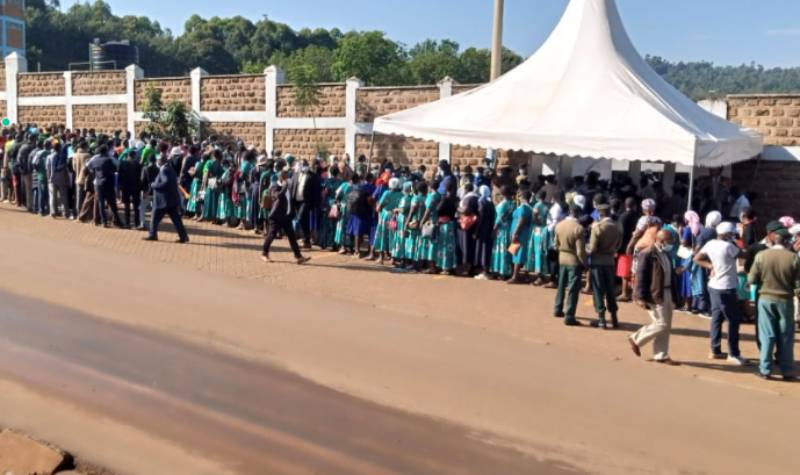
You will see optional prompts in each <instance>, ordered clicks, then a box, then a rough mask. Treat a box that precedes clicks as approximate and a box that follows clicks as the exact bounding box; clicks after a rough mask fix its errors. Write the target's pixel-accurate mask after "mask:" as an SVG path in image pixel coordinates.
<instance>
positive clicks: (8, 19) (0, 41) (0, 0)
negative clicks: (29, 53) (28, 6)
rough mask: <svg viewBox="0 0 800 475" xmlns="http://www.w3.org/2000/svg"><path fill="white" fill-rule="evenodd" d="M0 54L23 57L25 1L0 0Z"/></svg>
mask: <svg viewBox="0 0 800 475" xmlns="http://www.w3.org/2000/svg"><path fill="white" fill-rule="evenodd" d="M0 52H2V54H3V57H5V56H8V55H9V54H11V53H18V54H20V55H22V56H25V0H0Z"/></svg>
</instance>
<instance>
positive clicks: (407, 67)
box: [27, 0, 800, 99]
mask: <svg viewBox="0 0 800 475" xmlns="http://www.w3.org/2000/svg"><path fill="white" fill-rule="evenodd" d="M27 5H28V8H27V18H28V64H29V67H30V68H31V69H36V68H37V66H41V68H42V70H62V69H66V67H67V64H68V63H70V62H81V61H87V60H88V44H89V43H90V42H91V41H92V39H94V38H100V39H101V40H103V41H107V40H116V39H130V40H131V41H133V43H134V44H136V45H137V46H138V47H139V51H140V62H141V63H142V64H141V66H142V67H143V68H144V70H145V71H146V73H147V75H148V76H168V75H180V74H187V73H188V71H189V70H191V69H193V68H195V67H198V66H199V67H202V68H203V69H205V70H206V71H208V72H209V73H212V74H230V73H237V72H242V71H247V72H260V71H263V69H264V67H265V66H267V65H269V64H277V65H279V66H281V67H283V68H284V69H286V70H287V71H288V73H289V77H290V79H292V78H293V77H298V78H299V77H302V78H303V79H304V80H308V79H311V80H316V81H343V80H345V79H347V78H349V77H352V76H356V77H359V78H361V79H362V80H364V81H365V82H366V83H367V84H369V85H413V84H434V83H436V82H437V81H439V80H440V79H442V78H443V77H445V76H450V77H452V78H453V79H455V80H456V81H458V82H461V83H478V82H485V81H487V80H488V76H489V60H490V53H489V51H488V50H486V49H476V48H467V49H464V50H462V49H461V48H460V47H459V45H458V43H456V42H454V41H450V40H442V41H436V40H425V41H422V42H420V43H418V44H416V45H414V46H413V47H408V46H406V45H403V44H401V43H398V42H395V41H393V40H391V39H390V38H387V37H386V35H385V34H384V33H381V32H377V31H366V32H355V31H351V32H347V33H344V32H342V31H340V30H338V29H336V28H333V29H331V30H326V29H324V28H317V29H314V30H311V29H308V28H305V29H302V30H294V29H292V28H291V27H289V26H288V25H285V24H283V23H277V22H274V21H272V20H269V19H268V18H266V17H264V18H262V19H260V20H258V21H256V22H253V21H251V20H249V19H247V18H244V17H241V16H237V17H233V18H219V17H213V18H211V19H204V18H201V17H199V16H197V15H195V16H192V17H191V18H189V20H187V22H186V25H185V32H184V33H183V34H182V35H180V36H177V37H176V36H174V35H173V34H172V32H170V31H169V30H167V29H164V28H162V27H161V25H159V23H158V22H157V21H153V20H151V19H150V18H148V17H146V16H138V17H137V16H122V17H120V16H117V15H114V14H113V12H112V11H111V7H110V6H109V5H108V4H107V3H105V2H103V1H102V0H96V1H95V2H94V3H84V4H76V5H74V6H72V7H70V8H69V9H68V10H67V11H65V12H62V11H61V10H60V9H59V8H58V1H57V0H28V2H27ZM522 60H523V58H522V57H520V56H519V55H518V54H516V53H514V52H512V51H510V50H506V51H505V52H504V58H503V69H504V70H506V71H507V70H509V69H511V68H513V67H515V66H516V65H518V64H519V63H520V62H522ZM647 60H648V61H649V63H650V64H651V65H652V66H653V67H654V68H655V70H656V71H658V73H659V74H661V75H662V76H663V77H664V78H666V80H667V81H669V82H670V83H671V84H673V85H674V86H675V87H677V88H678V89H680V90H681V91H683V92H684V93H685V94H687V95H689V96H690V97H692V98H693V99H702V98H708V97H716V96H724V95H725V94H731V93H758V92H763V93H777V92H800V68H790V69H784V68H772V69H765V68H764V67H762V66H759V65H756V64H750V65H742V66H716V65H714V64H713V63H710V62H690V63H684V62H678V63H673V62H670V61H668V60H665V59H663V58H660V57H657V56H653V57H648V58H647Z"/></svg>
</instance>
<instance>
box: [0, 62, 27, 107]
mask: <svg viewBox="0 0 800 475" xmlns="http://www.w3.org/2000/svg"><path fill="white" fill-rule="evenodd" d="M5 62H6V114H7V115H8V118H9V119H10V120H11V122H12V123H18V122H19V73H26V72H28V60H27V59H25V57H24V56H21V55H20V54H19V53H16V52H14V53H11V54H9V55H8V56H6V59H5Z"/></svg>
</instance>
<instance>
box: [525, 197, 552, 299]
mask: <svg viewBox="0 0 800 475" xmlns="http://www.w3.org/2000/svg"><path fill="white" fill-rule="evenodd" d="M549 212H550V207H549V206H548V204H547V190H544V189H542V190H540V191H539V193H537V195H536V203H535V204H534V205H533V226H532V228H531V239H530V241H529V243H528V262H527V264H526V265H525V270H527V271H528V272H529V273H530V274H531V275H533V276H534V277H535V280H534V281H533V284H534V285H536V286H537V287H538V286H540V285H544V284H545V283H546V282H548V281H549V279H550V269H549V266H548V261H547V250H548V243H549V242H550V232H549V230H548V228H547V215H548V213H549Z"/></svg>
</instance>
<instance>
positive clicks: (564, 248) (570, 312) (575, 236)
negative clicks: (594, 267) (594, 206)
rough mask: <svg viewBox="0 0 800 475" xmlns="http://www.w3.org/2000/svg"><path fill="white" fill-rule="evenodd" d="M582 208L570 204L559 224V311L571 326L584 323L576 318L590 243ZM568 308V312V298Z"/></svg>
mask: <svg viewBox="0 0 800 475" xmlns="http://www.w3.org/2000/svg"><path fill="white" fill-rule="evenodd" d="M580 213H581V208H580V207H578V206H576V205H575V204H571V205H570V209H569V216H568V217H567V218H566V219H564V220H563V221H561V222H560V223H558V225H557V226H556V230H555V248H556V250H557V251H558V264H559V270H558V291H557V292H556V304H555V311H554V312H553V313H554V315H555V316H556V317H557V318H563V319H564V324H565V325H567V326H581V322H580V321H578V319H577V318H575V312H576V311H577V309H578V297H579V295H580V291H581V269H582V268H584V267H586V246H585V243H584V241H585V238H584V229H583V226H581V224H580V223H579V222H578V217H579V216H580ZM565 297H566V299H567V309H566V313H564V298H565Z"/></svg>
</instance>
